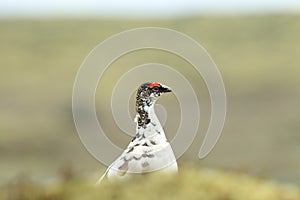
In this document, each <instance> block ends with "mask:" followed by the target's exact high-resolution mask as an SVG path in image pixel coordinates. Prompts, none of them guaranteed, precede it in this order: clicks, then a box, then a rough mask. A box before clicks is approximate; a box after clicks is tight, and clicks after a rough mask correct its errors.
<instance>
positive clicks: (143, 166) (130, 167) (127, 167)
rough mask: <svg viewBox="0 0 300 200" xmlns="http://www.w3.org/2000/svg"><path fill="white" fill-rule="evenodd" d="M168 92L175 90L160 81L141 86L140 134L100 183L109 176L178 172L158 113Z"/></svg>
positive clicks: (137, 106)
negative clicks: (160, 100) (159, 100)
mask: <svg viewBox="0 0 300 200" xmlns="http://www.w3.org/2000/svg"><path fill="white" fill-rule="evenodd" d="M166 92H171V90H170V89H169V88H168V87H167V86H164V85H162V84H160V83H157V82H152V83H144V84H142V85H141V86H140V87H139V89H138V91H137V96H136V111H137V114H136V118H135V122H136V123H137V126H136V135H135V137H134V138H133V139H132V141H131V142H130V143H129V145H128V146H127V148H126V149H125V150H124V152H123V153H122V154H121V155H120V156H119V157H118V158H117V159H116V160H115V161H114V162H113V163H112V164H111V165H110V166H109V167H108V168H107V170H106V172H105V173H104V175H103V176H102V177H101V178H100V179H99V181H98V182H97V183H100V182H101V181H102V179H103V178H105V177H107V178H108V179H123V178H126V177H128V176H129V175H132V174H141V173H149V172H154V171H160V172H167V173H174V172H177V171H178V167H177V162H176V158H175V155H174V153H173V150H172V148H171V145H170V143H169V142H168V141H167V138H166V136H165V133H164V130H163V128H162V126H161V124H160V122H159V120H158V118H157V116H156V114H155V112H154V104H155V101H156V99H157V98H158V97H159V96H160V95H161V94H163V93H166Z"/></svg>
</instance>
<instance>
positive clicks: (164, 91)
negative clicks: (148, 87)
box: [161, 87, 172, 93]
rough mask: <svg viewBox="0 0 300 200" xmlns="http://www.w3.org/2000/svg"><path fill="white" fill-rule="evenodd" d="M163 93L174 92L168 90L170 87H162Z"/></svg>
mask: <svg viewBox="0 0 300 200" xmlns="http://www.w3.org/2000/svg"><path fill="white" fill-rule="evenodd" d="M161 92H163V93H167V92H172V90H171V89H170V88H168V87H162V88H161Z"/></svg>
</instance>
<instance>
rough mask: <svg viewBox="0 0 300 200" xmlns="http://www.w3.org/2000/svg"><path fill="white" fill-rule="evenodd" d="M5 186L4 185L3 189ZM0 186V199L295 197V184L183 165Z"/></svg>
mask: <svg viewBox="0 0 300 200" xmlns="http://www.w3.org/2000/svg"><path fill="white" fill-rule="evenodd" d="M7 188H8V189H7ZM7 188H6V189H5V188H2V189H0V197H1V199H3V200H10V199H22V200H30V199H41V200H48V199H55V200H61V199H63V200H68V199H70V200H76V199H86V200H94V199H124V200H126V199H136V198H138V199H142V200H144V199H162V200H164V199H192V200H193V199H206V200H222V199H227V200H241V199H243V200H254V199H255V200H298V199H300V190H299V188H297V187H295V186H292V185H279V184H278V183H275V182H271V181H266V180H262V179H255V178H252V177H249V176H247V175H244V174H239V173H234V172H220V171H214V170H209V169H200V170H199V169H193V168H192V167H187V166H186V167H185V168H184V170H182V171H181V172H180V173H179V175H177V176H166V175H160V174H153V175H144V176H137V177H134V178H133V179H129V180H126V182H113V183H111V182H108V181H103V182H101V184H100V185H99V186H95V185H92V184H91V183H90V182H89V181H88V180H86V179H82V178H75V179H72V180H65V181H62V182H60V183H59V184H57V185H55V186H50V187H49V186H48V187H45V186H41V185H36V184H34V183H32V182H31V181H30V180H29V179H27V178H25V177H22V178H19V179H18V180H15V181H14V182H11V183H10V184H9V185H8V187H7Z"/></svg>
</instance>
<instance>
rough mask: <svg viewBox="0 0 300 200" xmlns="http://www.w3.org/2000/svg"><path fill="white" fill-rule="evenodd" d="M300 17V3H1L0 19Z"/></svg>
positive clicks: (125, 0)
mask: <svg viewBox="0 0 300 200" xmlns="http://www.w3.org/2000/svg"><path fill="white" fill-rule="evenodd" d="M274 12H275V13H276V12H277V13H278V12H279V13H290V12H293V13H300V0H205V1H204V0H6V1H4V0H0V17H1V16H2V17H20V16H21V17H23V16H28V17H43V16H46V17H61V16H62V17H72V16H78V17H81V16H86V17H89V16H91V17H95V16H100V17H101V16H124V17H126V16H129V17H130V16H133V17H135V16H140V17H148V16H150V17H168V16H176V15H177V16H180V15H189V14H193V15H195V14H196V15H197V14H199V15H201V14H217V15H223V14H233V15H234V14H249V13H250V14H251V13H274Z"/></svg>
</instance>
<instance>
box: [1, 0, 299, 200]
mask: <svg viewBox="0 0 300 200" xmlns="http://www.w3.org/2000/svg"><path fill="white" fill-rule="evenodd" d="M299 14H300V1H298V0H286V1H280V0H272V1H271V0H261V1H259V0H252V1H237V0H229V1H221V0H211V1H207V2H203V1H196V0H185V1H183V0H165V1H159V0H154V1H138V0H128V1H116V0H112V1H93V0H87V1H74V0H73V1H71V0H66V1H57V0H54V1H48V0H45V1H35V0H28V1H17V0H11V1H3V0H0V58H1V59H0V70H1V71H0V72H1V73H0V94H1V98H0V185H1V187H4V188H6V189H7V184H13V183H15V182H16V180H19V179H23V178H20V177H24V176H26V177H30V180H31V181H32V182H34V183H38V184H42V185H44V184H46V185H49V184H50V185H51V184H54V183H57V181H58V180H59V179H63V180H65V179H69V178H70V177H73V176H81V177H89V179H90V180H91V182H93V181H96V180H97V178H98V177H100V176H101V174H102V172H103V171H104V168H105V166H103V165H102V164H101V163H99V162H98V161H97V160H95V159H94V158H93V157H92V156H91V155H90V154H89V153H88V152H87V151H86V150H85V148H84V146H83V145H82V144H81V142H80V140H79V137H78V135H77V132H76V130H75V127H74V123H73V118H72V110H71V103H72V99H71V98H72V87H73V82H74V80H75V77H76V73H77V70H78V69H79V67H80V65H81V63H82V62H83V60H84V58H85V57H86V56H87V55H88V53H89V52H90V51H91V50H92V49H93V48H94V47H95V46H96V45H97V44H99V43H100V42H102V41H104V40H105V39H106V38H108V37H110V36H112V35H113V34H117V33H119V32H121V31H124V30H128V29H132V28H137V27H145V26H158V27H164V28H170V29H174V30H177V31H180V32H182V33H184V34H187V35H189V36H191V37H192V38H194V39H195V40H196V41H198V42H199V43H200V44H201V45H202V46H203V47H204V48H205V49H206V50H207V51H208V52H209V54H210V55H211V56H212V58H213V59H214V61H215V63H216V64H217V66H218V68H219V70H220V72H221V74H222V76H223V79H224V83H225V86H226V92H227V98H228V107H227V119H226V123H225V127H224V130H223V133H222V136H221V138H220V140H219V142H218V143H217V145H216V147H215V148H214V150H213V151H212V152H211V153H210V154H209V156H208V157H206V158H205V159H203V160H198V158H197V153H198V151H199V146H200V144H201V142H202V139H203V134H204V131H205V130H206V128H207V124H208V120H209V117H210V115H209V112H210V110H209V105H210V102H209V96H208V93H207V91H206V87H205V84H204V83H203V81H202V80H201V77H197V76H195V73H194V72H193V71H192V70H191V66H190V65H189V64H188V63H186V62H185V61H184V60H182V59H181V58H179V57H176V56H175V55H172V54H169V53H166V52H160V51H154V50H142V51H138V52H133V53H130V54H128V55H126V56H124V57H121V58H120V59H118V60H117V61H116V62H114V63H112V66H111V68H110V69H109V70H107V71H106V72H105V74H104V77H103V79H102V80H101V81H100V85H99V88H98V90H97V96H96V101H97V105H96V107H97V112H98V113H97V114H98V117H99V121H100V122H101V124H102V125H103V126H104V129H105V130H106V131H107V132H109V133H112V134H111V135H109V136H108V137H110V138H111V139H112V141H114V142H115V143H116V144H117V145H118V146H120V147H121V148H124V147H125V146H126V145H127V144H128V141H129V140H130V137H128V136H126V135H124V134H122V132H121V131H120V130H119V129H118V127H117V126H116V125H115V124H114V122H113V118H112V115H111V111H110V110H109V109H108V107H109V106H108V105H110V97H111V92H112V88H113V87H114V85H115V83H116V81H117V80H118V79H119V78H120V77H121V75H122V73H124V72H126V70H128V69H130V68H131V67H134V66H137V65H139V64H143V63H148V62H158V63H163V64H168V65H170V66H174V68H176V69H177V70H179V71H180V72H181V73H182V74H184V75H185V76H186V77H187V78H188V79H189V80H190V81H191V83H192V84H193V86H194V89H195V91H198V94H197V96H198V97H199V98H200V99H201V105H200V106H201V111H202V112H203V113H201V115H203V116H202V120H203V121H202V122H201V124H200V125H201V127H200V129H199V134H198V136H197V138H196V140H195V142H194V143H193V145H192V146H191V147H190V149H189V150H188V151H187V152H186V153H185V155H184V156H183V157H182V158H180V160H179V164H180V166H181V168H183V171H184V170H185V167H186V168H188V169H189V168H191V171H195V170H196V171H197V169H209V170H216V171H221V172H222V171H225V172H233V173H240V174H247V176H248V175H249V176H250V177H252V176H253V177H255V179H256V178H258V179H264V180H268V181H271V182H272V183H273V182H276V183H279V184H288V185H293V187H296V188H297V189H295V190H296V191H299V187H298V186H299V184H300V170H299V169H300V157H299V155H300V134H299V132H300V123H299V119H300V107H299V102H300V89H299V85H300V66H299V59H300V15H299ZM199 80H200V81H199ZM101 82H103V83H106V85H105V87H102V88H101ZM132 87H137V86H135V85H134V86H132ZM100 91H101V95H99V93H100ZM172 98H174V96H169V97H166V98H164V99H162V100H161V101H160V103H161V104H162V105H164V106H166V110H167V111H168V112H172V110H174V109H175V110H176V109H178V103H177V102H176V101H170V99H172ZM131 99H132V102H133V101H134V99H133V98H131ZM169 102H174V103H169ZM130 109H131V113H134V107H131V108H130ZM169 116H174V115H169ZM178 119H179V118H176V116H174V119H173V118H172V117H169V118H168V119H167V122H166V126H165V129H166V133H167V135H168V137H169V138H172V137H173V135H172V132H174V130H173V129H174V127H172V124H174V122H176V120H177V121H178ZM169 134H170V135H169ZM186 171H189V170H186ZM195 173H196V172H195ZM218 173H219V172H218ZM203 174H206V173H203ZM203 174H202V175H203ZM203 176H205V175H203ZM222 176H223V174H220V177H222ZM227 178H228V177H226V178H224V181H226V182H227V183H228V182H230V180H228V179H227ZM28 179H29V178H28ZM199 179H201V176H199ZM229 179H230V178H229ZM26 180H27V179H26ZM236 181H237V182H239V181H240V180H239V176H238V177H237V180H236ZM246 182H247V181H246ZM248 182H249V181H248ZM248 182H247V183H248ZM297 185H298V186H297ZM107 187H108V186H107ZM114 187H116V186H114ZM254 188H255V187H254ZM6 189H3V190H4V192H3V194H2V193H1V192H0V197H2V196H1V194H2V195H3V196H5V195H6V196H5V198H7V199H21V197H19V196H13V195H12V196H9V195H8V196H7V193H6V192H5V191H6ZM115 189H116V188H115ZM117 189H118V190H119V189H120V188H118V187H117ZM117 189H116V190H117ZM12 191H13V192H12V193H14V192H16V191H15V190H12ZM39 191H40V190H39ZM253 191H254V190H253ZM228 193H230V192H228ZM8 197H10V198H8ZM110 197H111V196H109V197H107V198H110ZM298 197H299V196H295V197H294V196H293V197H291V196H290V198H286V199H298ZM114 198H115V197H114ZM299 198H300V197H299ZM23 199H26V198H23ZM28 199H30V198H28ZM40 199H41V198H40ZM45 199H46V198H45ZM49 199H51V198H49ZM52 199H60V197H57V198H52ZM61 199H67V197H61ZM82 199H84V198H82ZM115 199H118V197H116V198H115ZM207 199H209V198H208V197H207ZM211 199H222V198H221V197H220V198H219V197H216V198H211ZM223 199H225V198H223ZM227 199H235V198H227ZM236 199H238V198H236ZM241 199H243V198H241ZM244 199H246V198H244ZM249 199H251V198H249ZM252 199H255V198H252ZM257 199H259V198H257ZM262 199H264V198H262ZM265 199H266V198H265ZM273 199H275V198H273ZM278 199H281V198H279V197H278ZM282 199H283V198H282Z"/></svg>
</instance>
